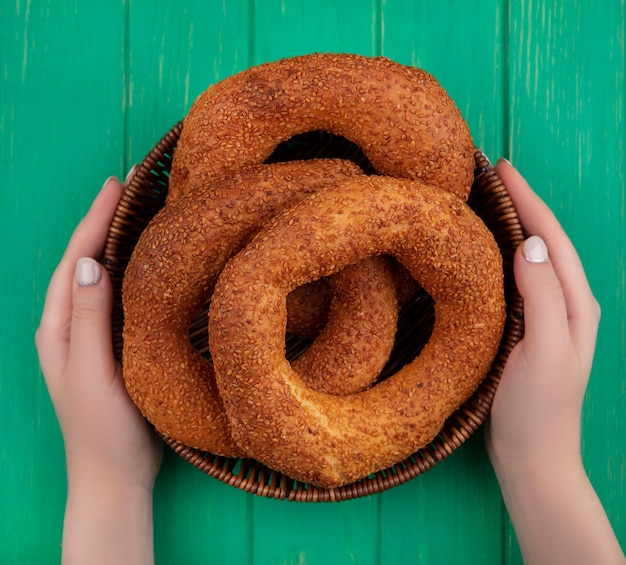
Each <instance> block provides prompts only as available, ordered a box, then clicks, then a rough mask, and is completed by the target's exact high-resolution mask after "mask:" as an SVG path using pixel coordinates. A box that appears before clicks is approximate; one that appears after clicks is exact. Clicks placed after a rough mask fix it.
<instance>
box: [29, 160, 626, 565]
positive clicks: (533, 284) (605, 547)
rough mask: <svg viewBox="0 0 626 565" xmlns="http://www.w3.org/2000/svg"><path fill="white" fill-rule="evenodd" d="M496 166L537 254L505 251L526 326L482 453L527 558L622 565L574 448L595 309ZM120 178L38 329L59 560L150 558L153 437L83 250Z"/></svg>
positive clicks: (107, 295)
mask: <svg viewBox="0 0 626 565" xmlns="http://www.w3.org/2000/svg"><path fill="white" fill-rule="evenodd" d="M496 169H497V172H498V174H499V175H500V176H501V178H502V179H503V181H504V182H505V184H506V186H507V188H508V190H509V193H510V194H511V197H512V199H513V201H514V203H515V206H516V208H517V210H518V213H519V215H520V218H521V220H522V223H523V225H524V228H525V230H526V231H527V232H528V233H529V234H533V235H537V236H540V237H541V238H542V240H543V241H545V243H546V245H547V250H548V252H549V259H548V260H546V261H543V262H534V263H531V262H529V261H527V260H526V259H525V258H524V253H523V251H524V249H522V248H520V250H519V251H518V253H517V255H516V258H515V277H516V281H517V284H518V287H519V289H520V292H521V294H522V295H523V297H524V300H525V305H524V317H525V324H526V334H525V336H524V339H523V340H522V341H521V342H520V344H518V346H517V347H516V348H515V350H514V351H513V352H512V354H511V356H510V358H509V361H508V363H507V366H506V369H505V371H504V374H503V376H502V382H501V384H500V386H499V388H498V391H497V394H496V397H495V399H494V405H493V410H492V416H491V420H490V422H489V423H488V425H487V426H486V429H485V437H486V444H487V450H488V453H489V457H490V459H491V462H492V464H493V467H494V469H495V471H496V475H497V477H498V481H499V484H500V487H501V489H502V493H503V497H504V501H505V503H506V506H507V509H508V511H509V513H510V516H511V519H512V522H513V525H514V527H515V531H516V534H517V537H518V539H519V543H520V546H521V549H522V553H523V556H524V560H525V562H526V563H530V564H534V563H537V564H543V563H550V564H552V563H568V564H578V563H580V564H586V563H589V564H593V565H598V564H623V563H626V559H624V554H623V552H622V550H621V548H620V546H619V543H618V542H617V539H616V537H615V534H614V532H613V530H612V527H611V524H610V523H609V521H608V519H607V516H606V514H605V512H604V509H603V507H602V505H601V503H600V501H599V499H598V497H597V495H596V493H595V491H594V489H593V487H592V485H591V483H590V482H589V480H588V478H587V475H586V473H585V470H584V468H583V465H582V459H581V454H580V419H581V405H582V399H583V396H584V394H585V390H586V387H587V382H588V379H589V374H590V371H591V365H592V361H593V354H594V348H595V339H596V332H597V327H598V323H599V318H600V310H599V307H598V304H597V302H596V300H595V298H594V297H593V294H592V292H591V290H590V288H589V285H588V283H587V279H586V276H585V273H584V270H583V268H582V265H581V263H580V260H579V259H578V255H577V254H576V251H575V250H574V248H573V246H572V244H571V242H570V241H569V239H568V238H567V236H566V235H565V233H564V232H563V230H562V229H561V227H560V225H559V223H558V221H557V220H556V218H555V217H554V215H553V214H552V212H551V211H550V210H549V209H548V208H547V206H546V205H545V204H544V203H543V202H542V201H541V200H540V199H539V198H538V197H537V195H536V194H535V193H534V192H533V191H532V190H531V189H530V187H529V186H528V184H527V183H526V182H525V180H524V179H523V178H522V177H521V176H520V175H519V173H518V172H517V171H516V170H515V169H514V168H513V167H512V166H511V165H510V164H509V163H508V162H505V161H500V162H498V164H497V166H496ZM122 188H123V187H122V185H121V184H120V182H119V181H118V180H117V179H115V178H110V179H108V180H107V182H106V183H105V185H104V187H103V189H102V191H101V192H100V194H99V195H98V197H97V198H96V200H95V201H94V203H93V205H92V207H91V209H90V210H89V212H88V214H87V215H86V217H85V218H84V220H83V221H82V222H81V223H80V224H79V226H78V227H77V229H76V231H75V233H74V235H73V236H72V238H71V240H70V243H69V245H68V247H67V250H66V252H65V254H64V256H63V258H62V260H61V262H60V264H59V266H58V268H57V270H56V271H55V273H54V275H53V277H52V280H51V282H50V286H49V289H48V294H47V297H46V303H45V306H44V312H43V315H42V319H41V324H40V327H39V329H38V331H37V335H36V344H37V350H38V353H39V359H40V363H41V368H42V371H43V374H44V377H45V380H46V384H47V386H48V390H49V392H50V397H51V399H52V402H53V404H54V407H55V410H56V414H57V417H58V419H59V422H60V425H61V431H62V433H63V439H64V443H65V451H66V459H67V473H68V499H67V505H66V511H65V521H64V530H63V563H64V565H71V564H74V563H76V564H91V563H94V564H95V563H98V564H99V563H102V564H108V563H115V564H126V563H128V564H131V563H132V564H144V563H153V562H154V552H153V532H152V489H153V485H154V481H155V478H156V475H157V473H158V470H159V467H160V463H161V457H162V446H161V443H160V442H159V441H158V440H157V439H156V437H155V436H154V435H153V434H152V432H151V431H150V429H149V427H148V425H147V424H146V422H145V420H144V419H143V418H142V417H141V415H140V413H139V412H138V410H137V409H136V407H135V406H134V404H133V403H132V402H131V401H130V399H129V397H128V396H127V394H126V391H125V388H124V384H123V380H122V376H121V368H120V366H119V364H118V363H117V362H116V361H115V359H114V356H113V348H112V343H111V325H110V324H111V303H112V297H111V285H110V280H109V279H108V276H107V273H106V271H105V270H104V269H102V268H99V266H98V264H97V263H96V262H95V261H93V259H92V258H96V257H99V256H100V253H101V251H102V248H103V246H104V241H105V237H106V233H107V229H108V226H109V223H110V220H111V218H112V216H113V212H114V210H115V207H116V204H117V202H118V200H119V198H120V195H121V193H122ZM525 247H526V252H527V254H529V255H530V257H531V259H534V260H541V259H543V255H542V249H543V248H542V246H541V242H540V241H538V240H536V239H535V238H533V239H532V240H530V241H529V242H528V243H527V244H526V245H525ZM79 282H80V283H81V284H82V285H85V286H81V284H79ZM87 283H88V284H87ZM546 430H550V433H549V434H546Z"/></svg>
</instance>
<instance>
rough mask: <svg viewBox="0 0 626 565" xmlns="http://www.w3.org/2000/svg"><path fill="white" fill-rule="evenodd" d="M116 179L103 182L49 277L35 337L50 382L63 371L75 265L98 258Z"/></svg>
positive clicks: (111, 210) (119, 191)
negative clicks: (83, 259)
mask: <svg viewBox="0 0 626 565" xmlns="http://www.w3.org/2000/svg"><path fill="white" fill-rule="evenodd" d="M122 189H123V187H122V185H121V184H120V183H119V181H118V180H117V179H115V178H114V177H111V178H109V179H107V181H106V182H105V183H104V186H103V187H102V190H101V191H100V193H99V194H98V196H97V197H96V199H95V200H94V202H93V204H92V205H91V208H90V209H89V212H88V213H87V215H86V216H85V217H84V218H83V220H82V221H81V222H80V224H79V225H78V227H77V228H76V230H75V231H74V234H73V235H72V237H71V239H70V242H69V244H68V247H67V249H66V251H65V253H64V255H63V258H62V259H61V262H60V263H59V265H58V267H57V268H56V270H55V271H54V274H53V275H52V279H51V280H50V284H49V286H48V291H47V293H46V301H45V304H44V309H43V313H42V316H41V322H40V325H39V328H38V330H37V333H36V336H35V342H36V345H37V350H38V352H39V358H40V362H41V365H42V370H43V372H44V375H45V376H46V378H48V377H50V378H54V375H58V374H60V373H61V372H62V371H63V369H64V368H65V364H66V362H67V350H68V343H69V338H70V335H69V333H70V321H71V312H72V280H73V277H74V268H75V264H76V261H77V260H78V258H79V257H82V256H91V257H97V256H98V255H100V253H101V251H102V248H103V246H104V242H105V240H106V234H107V232H108V226H109V225H110V223H111V219H112V217H113V214H114V212H115V208H116V206H117V203H118V202H119V199H120V197H121V194H122Z"/></svg>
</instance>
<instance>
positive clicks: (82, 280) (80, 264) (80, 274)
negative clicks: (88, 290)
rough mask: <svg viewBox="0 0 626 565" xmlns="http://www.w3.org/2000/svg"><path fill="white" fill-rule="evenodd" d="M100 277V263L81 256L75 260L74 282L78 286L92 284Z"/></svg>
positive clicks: (97, 281) (96, 282)
mask: <svg viewBox="0 0 626 565" xmlns="http://www.w3.org/2000/svg"><path fill="white" fill-rule="evenodd" d="M101 278H102V270H101V267H100V264H99V263H98V262H97V261H95V260H94V259H92V258H91V257H81V258H80V259H79V260H78V261H77V262H76V282H77V283H78V286H93V285H94V284H98V283H99V282H100V279H101Z"/></svg>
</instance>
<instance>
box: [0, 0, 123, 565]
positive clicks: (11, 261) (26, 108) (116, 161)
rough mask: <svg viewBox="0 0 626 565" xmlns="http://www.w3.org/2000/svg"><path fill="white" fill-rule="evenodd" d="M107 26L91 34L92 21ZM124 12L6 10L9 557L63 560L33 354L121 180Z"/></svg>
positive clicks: (57, 453) (5, 546)
mask: <svg viewBox="0 0 626 565" xmlns="http://www.w3.org/2000/svg"><path fill="white" fill-rule="evenodd" d="M94 21H97V22H98V26H97V27H96V28H94V26H93V22H94ZM123 30H124V12H123V10H122V4H121V3H119V4H116V3H107V4H106V5H104V4H102V3H94V4H92V3H74V2H71V3H70V2H57V1H56V0H55V1H52V0H50V1H45V0H41V1H37V2H30V1H29V2H12V3H10V2H4V3H3V4H2V8H1V9H0V68H1V69H2V86H1V87H0V97H1V98H0V147H2V151H0V184H1V186H2V188H1V189H0V210H1V212H0V213H1V217H0V242H1V244H0V247H1V251H0V254H1V255H0V266H1V268H2V276H1V277H0V294H1V296H2V297H3V305H2V312H3V323H2V326H1V329H0V332H1V339H0V348H1V349H0V379H1V381H0V425H1V426H2V429H3V430H5V433H4V434H3V437H2V440H1V442H2V444H1V447H0V461H1V463H0V474H1V475H2V478H3V479H2V481H1V482H0V500H1V501H2V502H1V503H0V504H1V506H2V512H0V532H2V534H0V554H1V555H2V557H1V559H2V560H3V561H4V562H6V563H26V562H31V563H35V562H36V563H55V562H58V561H59V556H60V540H61V529H62V519H63V511H64V506H65V495H66V481H65V464H64V459H63V445H62V442H61V436H60V432H59V427H58V424H57V420H56V417H55V414H54V411H53V408H52V405H51V403H50V400H49V397H48V393H47V390H46V387H45V385H44V383H43V379H42V378H41V375H40V373H39V369H38V363H37V356H36V353H35V350H34V346H33V337H34V333H35V329H36V327H37V325H38V323H39V318H40V315H41V309H42V306H43V301H44V295H45V291H46V288H47V285H48V281H49V279H50V276H51V273H52V270H53V268H54V267H55V266H56V264H57V263H58V261H59V259H60V257H61V254H62V252H63V251H64V249H65V247H66V244H67V240H68V237H69V235H70V233H71V232H72V231H73V229H74V226H75V225H76V223H77V222H78V220H79V219H80V218H81V217H82V215H83V214H84V212H85V211H86V210H87V208H88V206H89V204H90V203H91V201H92V199H93V197H94V196H95V194H96V193H97V191H98V190H99V189H100V186H101V185H102V183H103V182H104V180H105V179H106V177H107V176H108V175H111V174H122V172H123V168H122V165H123V163H122V158H121V156H122V152H121V148H122V144H123V123H124V120H123V98H122V91H123V88H122V72H121V71H122V69H123V64H124V59H123V52H122V44H123V42H122V36H123Z"/></svg>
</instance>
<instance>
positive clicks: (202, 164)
mask: <svg viewBox="0 0 626 565" xmlns="http://www.w3.org/2000/svg"><path fill="white" fill-rule="evenodd" d="M312 130H326V131H329V132H332V133H335V134H337V135H341V136H344V137H345V138H347V139H349V140H350V141H352V142H354V143H356V144H357V145H358V146H359V147H360V148H361V149H362V150H363V152H364V153H365V155H366V156H367V157H368V158H369V160H370V161H371V162H372V164H373V165H374V167H375V168H376V170H377V171H378V172H379V173H380V174H385V175H389V176H394V177H402V178H411V179H420V180H422V181H424V182H426V183H428V184H432V185H434V186H438V187H439V188H440V189H443V190H447V191H450V192H453V193H454V194H457V195H458V196H459V197H460V198H462V199H463V200H465V199H466V198H467V196H468V194H469V190H470V187H471V184H472V181H473V168H474V159H473V152H474V144H473V142H472V139H471V136H470V133H469V130H468V128H467V125H466V123H465V121H464V120H463V117H462V116H461V113H460V111H459V110H458V108H457V107H456V106H455V104H454V102H453V101H452V100H451V99H450V97H449V96H448V95H447V93H446V92H445V90H444V89H443V88H442V87H441V86H440V84H439V83H438V82H437V81H436V80H435V79H434V78H433V77H432V76H431V75H430V74H428V73H427V72H425V71H423V70H421V69H417V68H415V67H409V66H404V65H400V64H398V63H395V62H393V61H390V60H389V59H386V58H383V57H363V56H360V55H345V54H343V55H338V54H328V53H317V54H313V55H304V56H301V57H293V58H290V59H283V60H280V61H276V62H271V63H266V64H263V65H259V66H256V67H252V68H250V69H247V70H245V71H242V72H240V73H238V74H236V75H233V76H231V77H228V78H226V79H224V80H222V81H221V82H219V83H217V84H215V85H213V86H211V87H210V88H209V89H207V90H206V91H205V92H204V93H203V94H201V95H200V96H199V97H198V98H197V99H196V101H195V102H194V104H193V106H192V108H191V110H190V112H189V114H188V115H187V117H186V118H185V123H184V128H183V131H182V134H181V136H180V140H179V143H178V147H177V150H176V153H175V155H174V162H173V164H172V172H171V177H170V186H169V193H168V199H170V200H173V199H175V198H177V197H178V196H179V195H180V194H182V193H184V192H187V191H189V190H193V189H194V187H195V186H199V185H203V184H205V183H206V182H207V181H208V180H210V179H212V178H215V177H221V176H224V175H227V174H230V173H232V171H236V170H239V169H240V168H241V167H242V166H246V165H249V164H255V163H262V162H263V161H265V160H266V159H267V158H268V157H269V156H270V154H271V153H272V151H273V150H274V149H275V148H276V146H277V145H278V144H279V143H280V142H282V141H285V140H287V139H289V138H291V137H293V136H294V135H296V134H299V133H303V132H307V131H312Z"/></svg>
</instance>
